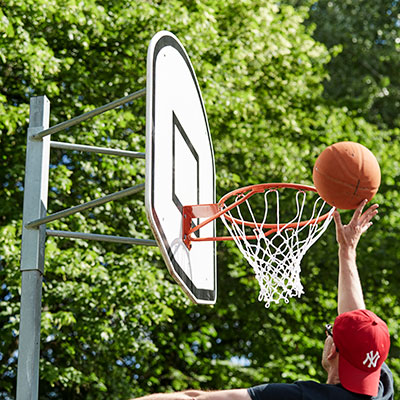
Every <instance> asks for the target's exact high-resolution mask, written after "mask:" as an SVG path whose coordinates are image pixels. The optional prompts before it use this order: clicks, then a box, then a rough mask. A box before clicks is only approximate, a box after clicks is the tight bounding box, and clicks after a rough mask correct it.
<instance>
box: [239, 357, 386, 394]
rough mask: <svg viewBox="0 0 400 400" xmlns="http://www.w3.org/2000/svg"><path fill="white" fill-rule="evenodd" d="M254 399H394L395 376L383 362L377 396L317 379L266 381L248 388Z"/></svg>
mask: <svg viewBox="0 0 400 400" xmlns="http://www.w3.org/2000/svg"><path fill="white" fill-rule="evenodd" d="M247 391H248V393H249V395H250V397H251V399H252V400H367V399H373V400H393V398H394V397H393V393H394V392H393V376H392V373H391V372H390V369H389V367H388V366H387V365H386V364H385V363H383V364H382V369H381V378H380V382H379V388H378V395H377V396H376V397H371V396H366V395H361V394H357V393H353V392H350V391H348V390H346V389H345V388H344V387H343V386H342V385H329V384H323V383H318V382H315V381H297V382H295V383H266V384H264V385H259V386H254V387H252V388H250V389H248V390H247Z"/></svg>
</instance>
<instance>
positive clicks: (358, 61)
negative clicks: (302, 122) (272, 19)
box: [290, 0, 400, 128]
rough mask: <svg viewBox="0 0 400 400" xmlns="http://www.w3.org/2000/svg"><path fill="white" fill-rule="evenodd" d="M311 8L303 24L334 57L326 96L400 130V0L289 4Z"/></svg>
mask: <svg viewBox="0 0 400 400" xmlns="http://www.w3.org/2000/svg"><path fill="white" fill-rule="evenodd" d="M290 2H291V3H294V4H295V5H296V6H299V5H302V4H310V5H311V8H310V13H309V18H308V20H307V21H306V23H307V24H312V25H314V26H315V31H314V34H313V37H314V38H315V39H316V40H317V41H319V42H322V43H324V44H325V45H326V46H327V47H328V48H329V49H331V51H332V53H333V54H336V56H335V57H333V58H332V60H331V62H330V63H329V64H328V66H327V70H328V72H329V76H330V79H329V80H327V81H326V82H325V85H324V86H325V93H324V97H326V98H327V99H329V100H330V101H333V102H334V103H335V104H337V105H339V106H345V107H348V108H349V109H350V110H354V111H355V112H356V113H357V114H358V115H360V116H362V117H364V118H365V119H366V120H367V121H370V122H372V123H375V124H377V125H378V126H381V127H389V128H394V127H397V128H398V127H399V117H398V113H397V111H396V110H397V108H398V107H399V105H400V91H399V86H400V85H399V83H400V82H399V76H398V73H397V71H398V69H399V65H400V55H399V45H400V38H399V27H400V20H399V13H398V11H399V2H398V1H397V0H396V1H388V0H380V1H368V0H364V1H358V2H353V1H350V0H348V1H340V2H334V1H328V0H322V1H320V0H319V1H316V2H312V3H311V2H309V1H307V0H306V1H298V0H296V1H290Z"/></svg>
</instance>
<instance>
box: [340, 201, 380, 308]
mask: <svg viewBox="0 0 400 400" xmlns="http://www.w3.org/2000/svg"><path fill="white" fill-rule="evenodd" d="M366 204H367V201H366V200H364V201H363V202H362V203H361V204H360V205H359V206H358V208H357V209H356V210H355V211H354V214H353V217H352V219H351V221H350V223H349V224H348V225H343V224H342V221H341V219H340V214H339V212H338V211H335V213H334V215H333V217H334V220H335V224H336V240H337V242H338V244H339V281H338V314H342V313H344V312H347V311H352V310H358V309H365V303H364V296H363V291H362V287H361V282H360V277H359V274H358V270H357V264H356V250H357V244H358V241H359V240H360V237H361V235H362V234H363V233H365V232H366V231H367V229H368V228H369V227H370V226H371V225H372V222H371V219H372V218H373V217H374V216H375V215H376V214H377V213H378V205H377V204H374V205H372V206H371V207H369V208H368V209H367V211H365V212H364V213H363V209H364V207H365V205H366Z"/></svg>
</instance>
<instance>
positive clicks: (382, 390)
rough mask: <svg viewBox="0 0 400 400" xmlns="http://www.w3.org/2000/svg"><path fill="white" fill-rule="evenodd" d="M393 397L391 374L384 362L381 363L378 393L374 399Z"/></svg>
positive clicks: (388, 399)
mask: <svg viewBox="0 0 400 400" xmlns="http://www.w3.org/2000/svg"><path fill="white" fill-rule="evenodd" d="M393 398H394V388H393V375H392V372H391V371H390V369H389V367H388V366H387V364H386V363H383V364H382V368H381V377H380V380H379V387H378V395H377V396H376V397H374V399H385V400H391V399H393Z"/></svg>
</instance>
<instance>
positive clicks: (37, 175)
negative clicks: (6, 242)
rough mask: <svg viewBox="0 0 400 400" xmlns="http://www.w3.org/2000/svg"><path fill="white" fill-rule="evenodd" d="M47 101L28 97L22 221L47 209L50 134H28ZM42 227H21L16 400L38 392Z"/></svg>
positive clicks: (44, 116) (38, 127)
mask: <svg viewBox="0 0 400 400" xmlns="http://www.w3.org/2000/svg"><path fill="white" fill-rule="evenodd" d="M49 114H50V102H49V100H48V99H47V97H46V96H39V97H33V98H31V101H30V114H29V128H28V140H27V148H26V166H25V187H24V209H23V225H24V224H25V223H26V222H28V221H32V220H34V219H37V218H42V217H44V216H45V215H46V211H47V193H48V176H49V159H50V137H47V138H45V139H43V140H40V141H33V140H32V137H33V136H34V135H36V134H38V133H39V132H41V131H43V130H45V129H47V128H48V126H49ZM45 239H46V227H45V225H42V226H41V227H40V228H39V229H26V228H25V227H24V226H23V228H22V244H21V273H22V284H21V311H20V313H21V316H20V328H19V345H18V373H17V400H37V399H38V395H39V353H40V318H41V301H42V279H43V272H44V253H45Z"/></svg>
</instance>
